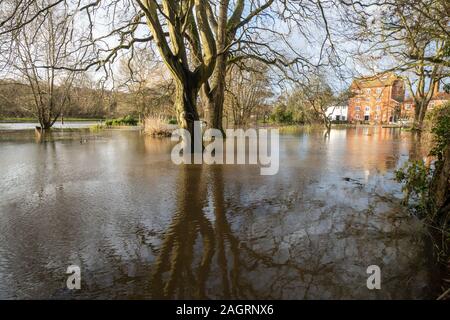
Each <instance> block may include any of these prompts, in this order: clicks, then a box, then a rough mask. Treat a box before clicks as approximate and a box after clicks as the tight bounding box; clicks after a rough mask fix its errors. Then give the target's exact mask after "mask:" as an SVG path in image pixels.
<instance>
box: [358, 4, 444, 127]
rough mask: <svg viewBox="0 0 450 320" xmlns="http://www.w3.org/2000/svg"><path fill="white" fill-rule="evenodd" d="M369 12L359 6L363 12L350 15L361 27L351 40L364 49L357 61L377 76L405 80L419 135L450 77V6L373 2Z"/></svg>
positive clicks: (360, 51)
mask: <svg viewBox="0 0 450 320" xmlns="http://www.w3.org/2000/svg"><path fill="white" fill-rule="evenodd" d="M370 6H372V7H373V9H372V10H367V9H365V8H364V7H363V6H362V5H359V4H355V6H354V8H357V7H359V10H358V9H356V14H355V15H351V20H352V21H351V24H352V25H356V26H357V28H356V32H355V33H354V34H353V35H352V36H355V35H356V39H357V40H358V41H360V42H362V44H363V45H362V46H360V47H359V48H360V49H361V50H358V52H357V55H361V56H362V57H363V59H365V61H369V62H370V63H372V64H373V65H374V68H373V69H376V70H377V72H379V71H380V70H382V72H390V71H397V72H399V73H401V74H403V75H404V78H405V80H406V83H407V87H408V89H409V92H410V95H411V96H412V98H413V99H414V102H415V115H414V128H415V129H417V130H421V129H422V126H423V120H424V118H425V114H426V111H427V108H428V104H429V102H430V100H431V98H432V97H433V95H434V93H435V92H436V88H437V86H438V84H439V82H440V81H441V80H442V79H444V78H446V77H448V76H449V75H450V69H449V68H448V67H449V65H450V62H449V55H448V50H449V46H450V44H449V39H450V38H449V31H450V28H449V26H448V22H449V18H448V17H449V15H448V13H449V12H450V6H449V4H448V1H445V0H412V1H411V0H397V1H394V2H389V1H371V2H370ZM436 62H439V63H436ZM369 68H371V67H369Z"/></svg>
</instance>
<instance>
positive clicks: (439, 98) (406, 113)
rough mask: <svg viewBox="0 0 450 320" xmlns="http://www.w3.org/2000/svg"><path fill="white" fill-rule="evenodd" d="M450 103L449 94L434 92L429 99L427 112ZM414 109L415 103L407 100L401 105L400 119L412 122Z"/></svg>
mask: <svg viewBox="0 0 450 320" xmlns="http://www.w3.org/2000/svg"><path fill="white" fill-rule="evenodd" d="M438 90H439V88H438ZM448 101H450V93H446V92H440V91H438V92H436V93H435V94H434V96H433V98H431V100H430V103H429V104H428V109H427V110H433V109H434V108H435V107H438V106H440V105H442V104H444V103H446V102H448ZM414 108H415V103H414V100H413V98H407V99H405V101H404V102H403V104H402V114H401V117H402V118H403V119H408V120H412V119H414Z"/></svg>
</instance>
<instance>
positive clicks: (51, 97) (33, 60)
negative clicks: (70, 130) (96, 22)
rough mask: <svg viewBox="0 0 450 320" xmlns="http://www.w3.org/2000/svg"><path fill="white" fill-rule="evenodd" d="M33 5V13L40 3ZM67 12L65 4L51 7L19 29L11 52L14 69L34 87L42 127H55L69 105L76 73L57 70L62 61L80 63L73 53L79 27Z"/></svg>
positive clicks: (33, 100)
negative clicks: (75, 26) (75, 35)
mask: <svg viewBox="0 0 450 320" xmlns="http://www.w3.org/2000/svg"><path fill="white" fill-rule="evenodd" d="M32 6H33V7H32V8H29V10H30V12H29V13H33V12H35V13H37V12H39V11H40V9H39V7H38V6H35V5H34V4H32ZM66 13H67V12H66V10H65V8H64V7H61V8H51V9H48V11H46V14H45V15H39V16H38V17H36V18H35V19H34V20H33V21H31V22H29V23H27V24H25V25H24V26H23V27H22V28H19V29H17V30H15V31H14V32H13V33H12V36H13V37H12V41H11V52H9V53H10V54H9V56H7V59H8V63H9V66H10V67H11V68H12V69H13V72H14V73H15V74H16V76H17V77H18V78H19V80H21V81H24V82H25V83H26V84H27V85H29V87H30V90H31V101H30V107H31V110H32V112H33V114H34V115H35V116H36V118H37V119H38V121H39V123H40V126H41V128H42V129H49V128H51V127H52V125H53V124H54V123H55V121H56V120H57V118H58V117H59V116H60V115H61V113H62V112H63V110H64V108H65V107H66V106H67V105H68V103H69V100H70V99H69V94H70V90H71V88H72V84H73V81H74V78H75V75H76V72H72V71H68V70H57V69H58V67H59V66H61V65H69V66H76V64H77V56H75V55H72V54H71V52H73V50H74V46H75V43H74V41H73V35H74V32H75V31H74V30H73V26H72V19H71V17H70V16H67V14H66ZM78 57H79V56H78Z"/></svg>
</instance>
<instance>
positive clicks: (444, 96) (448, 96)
mask: <svg viewBox="0 0 450 320" xmlns="http://www.w3.org/2000/svg"><path fill="white" fill-rule="evenodd" d="M431 100H450V93H447V92H444V91H440V92H436V93H435V94H434V96H433V98H431Z"/></svg>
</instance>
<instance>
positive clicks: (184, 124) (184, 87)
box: [175, 82, 200, 137]
mask: <svg viewBox="0 0 450 320" xmlns="http://www.w3.org/2000/svg"><path fill="white" fill-rule="evenodd" d="M197 94H198V89H197V88H192V87H191V86H190V85H189V83H181V82H179V83H177V85H176V88H175V110H176V113H177V120H178V123H179V125H180V127H181V128H183V129H186V130H187V131H188V132H189V133H190V134H191V136H192V137H193V134H194V122H195V121H199V120H200V118H199V116H198V112H197Z"/></svg>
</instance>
